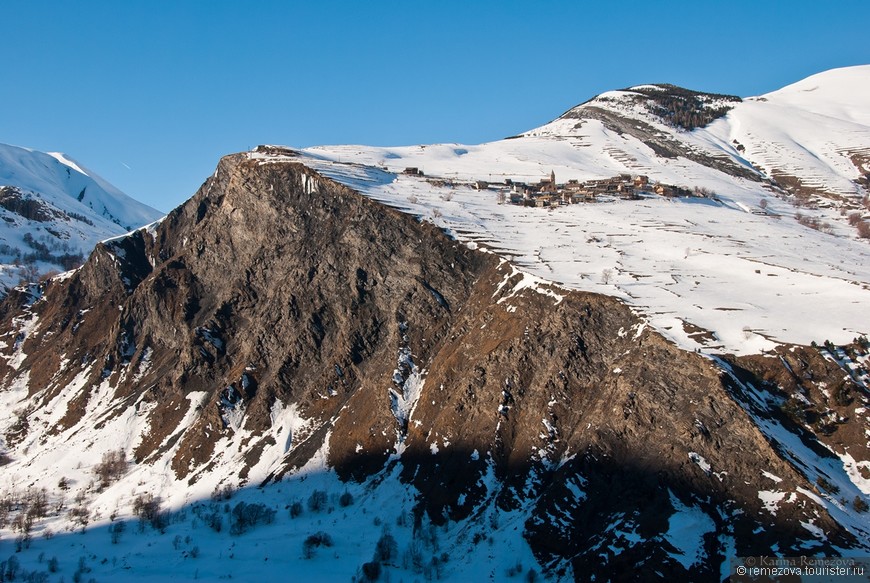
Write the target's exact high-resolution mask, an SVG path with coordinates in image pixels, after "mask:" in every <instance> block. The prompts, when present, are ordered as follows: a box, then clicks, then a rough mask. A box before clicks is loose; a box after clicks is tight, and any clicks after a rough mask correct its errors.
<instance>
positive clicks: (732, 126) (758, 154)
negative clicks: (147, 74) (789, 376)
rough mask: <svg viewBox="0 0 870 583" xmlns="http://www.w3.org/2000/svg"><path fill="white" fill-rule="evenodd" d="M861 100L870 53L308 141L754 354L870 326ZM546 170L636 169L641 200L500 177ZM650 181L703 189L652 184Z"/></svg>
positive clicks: (519, 248) (468, 232)
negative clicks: (732, 91) (743, 86)
mask: <svg viewBox="0 0 870 583" xmlns="http://www.w3.org/2000/svg"><path fill="white" fill-rule="evenodd" d="M867 103H870V66H861V67H850V68H846V69H838V70H834V71H829V72H827V73H822V74H819V75H815V76H813V77H810V78H809V79H806V80H804V81H802V82H800V83H796V84H794V85H791V86H789V87H786V88H785V89H782V90H780V91H776V92H773V93H770V94H768V95H765V96H761V97H756V98H747V99H742V100H741V99H740V98H737V97H731V96H724V95H710V94H704V93H698V92H694V91H688V90H685V89H680V88H675V87H673V86H668V85H643V86H637V87H634V88H632V89H628V90H623V91H611V92H607V93H604V94H602V95H600V96H598V97H596V98H594V99H592V100H590V101H588V102H586V103H584V104H582V105H579V106H577V107H575V108H572V109H571V110H569V111H568V112H566V113H565V114H563V115H562V116H560V117H559V118H558V119H556V120H555V121H553V122H551V123H549V124H546V125H544V126H542V127H540V128H537V129H535V130H531V131H529V132H526V133H524V134H522V135H520V136H517V137H515V138H511V139H506V140H501V141H497V142H491V143H487V144H481V145H475V146H468V145H461V144H437V145H428V146H410V147H397V148H382V147H366V146H325V147H315V148H309V149H307V150H305V151H303V152H299V155H302V156H306V157H307V161H306V163H309V164H311V165H312V167H315V168H318V169H319V170H320V171H322V172H324V173H326V174H327V175H329V176H330V177H333V178H335V179H336V180H339V181H341V182H344V183H346V184H349V185H352V186H353V187H354V188H358V189H360V190H361V191H362V192H365V193H367V194H369V195H370V196H372V197H374V198H375V199H377V200H380V201H382V202H385V203H387V204H390V205H392V206H395V207H397V208H401V209H403V210H405V211H407V212H410V213H413V214H415V215H418V216H422V217H425V218H427V219H428V220H432V221H433V222H434V223H435V224H437V225H439V226H442V227H444V228H446V229H448V230H449V231H450V232H451V233H453V234H454V235H455V236H457V237H458V238H460V239H462V240H466V241H471V242H477V243H480V244H482V245H485V246H487V247H488V248H490V249H492V250H494V251H496V252H498V253H500V254H502V255H506V256H509V257H510V258H512V260H513V261H515V262H516V263H517V264H518V265H520V266H522V267H523V268H524V269H527V270H528V271H530V272H531V273H533V274H534V275H536V276H538V277H541V278H544V279H546V280H548V281H554V282H556V283H559V284H561V285H565V286H567V287H569V288H572V289H581V290H587V291H598V292H602V293H606V294H611V295H617V296H618V297H621V298H623V299H624V300H626V301H627V302H628V303H629V304H630V305H632V306H635V307H636V308H637V309H639V310H641V311H642V312H643V313H644V314H645V315H646V316H647V317H648V318H649V319H650V322H651V323H652V324H653V325H654V326H656V327H657V328H658V329H659V330H660V331H662V332H663V333H665V334H666V335H667V336H668V337H670V338H671V339H672V340H674V341H676V342H679V343H680V344H681V345H682V346H684V347H686V348H688V349H692V350H694V349H696V348H697V349H714V350H716V349H719V348H721V349H723V350H726V351H728V352H737V353H753V352H758V351H760V350H763V349H770V348H772V347H773V346H774V345H775V344H776V343H777V342H794V343H802V344H809V343H810V342H812V341H816V342H822V341H824V340H826V339H829V340H832V341H834V342H847V341H849V340H852V339H854V338H855V337H857V336H861V335H866V334H868V333H870V321H868V319H867V317H866V314H868V313H870V245H868V242H870V240H868V239H866V238H865V239H862V238H861V236H862V234H863V235H864V236H870V224H868V223H870V201H868V198H867V194H868V191H867V178H868V176H870V166H868V159H867V154H868V152H870V123H868V115H870V114H868V110H870V108H868V107H867V105H866V104H867ZM675 119H676V120H677V121H680V122H682V123H683V124H684V125H691V124H688V123H686V121H687V120H688V121H694V122H696V123H700V122H706V123H707V125H705V126H701V127H695V128H694V129H692V130H687V129H684V128H682V127H678V126H675V125H674V123H675ZM258 155H259V154H256V153H255V154H253V156H258ZM408 167H413V168H417V169H419V170H420V171H422V172H423V173H424V174H425V177H420V176H414V175H408V174H406V173H404V170H405V169H406V168H408ZM551 172H553V173H555V177H556V181H557V182H559V183H567V182H569V181H570V180H578V181H581V182H582V181H587V180H590V179H602V178H608V177H613V176H617V175H620V174H628V175H630V176H637V175H643V176H647V177H648V178H649V186H648V187H646V190H645V191H641V195H642V197H641V200H635V201H623V200H616V199H614V198H613V197H607V196H605V197H599V198H598V200H599V201H606V202H607V204H580V205H570V206H560V207H558V208H552V210H550V211H549V212H548V211H547V209H540V208H527V207H520V206H515V205H510V204H502V201H504V200H505V198H506V192H505V191H507V190H508V187H506V186H503V183H504V181H505V180H510V181H514V182H517V181H524V182H530V183H537V182H538V181H539V180H540V179H542V178H544V177H547V176H548V175H549V174H550V173H551ZM476 181H487V182H489V183H491V184H490V185H489V188H488V189H485V190H482V191H481V190H479V188H478V187H477V185H476V184H475V182H476ZM656 182H659V183H663V184H667V185H673V186H677V187H681V188H683V189H685V191H688V192H690V193H692V192H697V193H701V194H703V196H691V197H661V196H655V195H652V194H651V193H652V192H653V184H654V183H656ZM500 185H501V186H500ZM861 229H863V231H862V230H861ZM820 305H823V306H824V309H819V306H820ZM795 314H801V317H799V318H796V317H795ZM698 327H700V328H702V329H704V330H706V331H708V332H709V334H697V333H696V332H697V328H698Z"/></svg>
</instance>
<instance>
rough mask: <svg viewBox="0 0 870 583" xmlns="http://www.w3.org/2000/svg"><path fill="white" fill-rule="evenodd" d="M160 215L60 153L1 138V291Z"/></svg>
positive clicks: (62, 266)
mask: <svg viewBox="0 0 870 583" xmlns="http://www.w3.org/2000/svg"><path fill="white" fill-rule="evenodd" d="M160 216H162V213H160V212H159V211H157V210H155V209H153V208H151V207H149V206H147V205H145V204H142V203H141V202H139V201H137V200H134V199H132V198H131V197H129V196H127V195H126V194H124V193H123V192H121V191H120V190H118V189H117V188H115V187H114V186H112V185H111V184H109V183H108V182H106V181H105V180H103V179H102V178H100V177H99V176H97V175H96V174H94V173H93V172H91V171H89V170H87V169H86V168H84V167H82V166H81V165H80V164H78V163H77V162H75V161H74V160H72V159H71V158H70V157H68V156H66V155H64V154H60V153H54V152H53V153H44V152H38V151H35V150H30V149H27V148H20V147H17V146H10V145H6V144H0V219H2V221H0V291H3V293H5V290H6V289H8V288H9V287H11V286H13V285H17V284H18V283H19V282H20V281H21V280H24V281H35V280H36V279H37V278H38V277H39V276H40V275H42V274H44V273H46V272H49V271H66V270H68V269H71V268H72V267H75V266H77V265H79V264H81V263H82V262H83V261H84V258H85V257H86V256H87V255H88V254H89V253H90V252H91V250H92V249H93V248H94V245H96V243H97V242H99V241H101V240H103V239H107V238H109V237H114V236H117V235H121V234H123V233H126V232H127V231H131V230H133V229H135V228H138V227H140V226H142V225H145V224H147V223H150V222H153V221H155V220H157V219H158V218H159V217H160Z"/></svg>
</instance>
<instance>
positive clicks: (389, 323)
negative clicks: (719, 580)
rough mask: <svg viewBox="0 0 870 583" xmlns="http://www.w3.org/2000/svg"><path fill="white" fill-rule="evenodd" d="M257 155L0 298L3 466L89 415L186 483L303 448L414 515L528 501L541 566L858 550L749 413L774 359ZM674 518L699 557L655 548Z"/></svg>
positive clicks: (468, 519) (286, 466)
mask: <svg viewBox="0 0 870 583" xmlns="http://www.w3.org/2000/svg"><path fill="white" fill-rule="evenodd" d="M259 154H260V155H259V156H251V155H248V154H236V155H232V156H228V157H226V158H224V159H222V160H221V162H220V164H219V166H218V168H217V171H216V172H215V174H214V175H213V176H212V177H210V178H209V179H208V180H207V181H206V182H205V183H204V184H203V186H202V187H201V188H200V190H199V191H198V192H197V193H196V195H195V196H194V197H193V198H191V199H190V200H189V201H188V202H187V203H185V204H184V205H182V206H180V207H179V208H178V209H176V210H175V211H173V212H172V213H170V214H169V215H168V216H167V217H166V219H165V220H163V221H162V222H161V223H159V224H158V225H155V226H153V227H151V228H149V229H142V230H139V231H136V232H135V233H132V234H130V235H128V236H125V237H122V238H118V239H114V240H111V241H107V242H105V243H103V244H101V245H99V246H98V248H97V249H96V251H95V252H94V253H93V255H92V256H91V257H90V259H89V260H88V261H87V262H86V264H85V265H84V266H83V267H82V268H81V269H80V270H78V271H77V272H75V273H74V274H72V275H71V276H69V277H65V278H63V279H55V280H52V281H51V282H49V283H48V284H46V286H44V288H43V289H42V290H41V296H40V298H39V299H38V300H37V301H35V302H34V301H33V298H32V297H31V299H30V300H27V298H26V297H25V296H23V295H16V296H14V297H12V296H11V297H10V298H8V299H7V301H6V303H5V304H4V307H3V311H2V313H3V314H4V320H3V323H2V334H3V335H4V336H3V337H4V338H7V339H13V340H14V341H11V342H10V341H7V342H6V344H5V348H4V349H3V351H4V353H5V355H6V356H7V358H6V359H5V364H4V365H3V368H2V375H3V385H2V386H3V387H4V390H9V389H5V387H11V386H26V392H27V397H26V398H22V400H21V401H20V402H19V405H18V407H20V409H19V412H18V414H17V416H16V418H15V423H14V424H13V423H9V424H7V425H6V426H4V427H2V428H0V429H2V430H3V432H4V436H5V444H6V448H7V450H8V454H7V455H9V456H10V458H11V459H12V460H13V461H12V465H11V466H10V471H15V472H20V473H21V475H22V477H23V476H24V475H25V474H27V472H30V471H36V470H35V469H34V468H30V469H27V468H28V466H26V465H25V462H26V461H27V459H28V457H27V456H28V455H29V454H28V453H27V451H28V445H30V444H34V443H37V442H38V443H40V444H41V447H57V444H58V443H59V442H61V441H63V440H70V439H75V437H76V436H81V435H86V434H87V431H90V430H91V429H92V428H93V427H96V428H97V429H98V430H99V429H101V428H104V429H105V431H110V430H111V431H118V430H119V428H125V429H124V431H132V432H134V434H132V435H129V436H128V438H125V440H126V441H125V443H127V444H128V445H127V446H126V449H127V450H129V451H127V452H126V453H128V454H129V456H130V458H131V459H132V460H133V462H134V464H135V465H136V466H137V467H142V468H148V467H153V468H155V470H154V471H155V472H159V471H160V470H158V468H166V469H167V470H169V471H170V472H171V475H170V477H169V478H167V479H169V480H170V482H171V483H172V484H173V486H172V487H173V488H177V489H179V490H180V491H184V490H187V491H189V492H192V491H196V488H198V487H199V484H200V483H207V484H209V485H210V487H211V485H214V487H215V488H217V487H218V486H221V487H223V486H232V487H239V486H245V485H248V486H260V487H262V488H264V489H268V488H270V487H273V486H274V485H276V484H280V483H282V482H284V481H287V480H292V479H293V477H294V475H295V474H296V472H297V471H298V470H299V468H302V467H303V466H305V465H306V464H308V463H310V462H311V460H312V459H314V458H315V456H317V455H323V456H325V459H326V460H327V464H328V466H329V467H330V468H332V469H333V470H334V471H335V472H336V473H337V474H338V475H339V476H340V477H341V478H342V479H343V480H347V481H349V482H366V483H370V484H371V487H372V488H377V487H378V484H381V483H385V482H387V481H398V483H400V484H402V485H403V486H402V487H406V488H409V489H411V490H412V491H413V492H414V499H415V504H414V513H415V515H416V516H417V519H418V520H420V519H421V517H426V519H427V520H429V521H431V522H432V523H433V524H442V525H443V524H448V523H451V522H452V523H467V524H469V525H472V524H478V523H479V522H481V521H483V520H485V519H484V511H485V510H486V512H489V511H490V510H491V511H493V512H504V513H509V512H521V513H523V516H524V517H525V518H524V527H523V528H524V537H525V539H526V540H527V541H528V544H529V545H531V548H532V549H533V550H534V553H535V556H536V557H537V560H538V561H539V562H540V564H541V565H542V566H543V567H544V568H545V569H546V570H547V572H548V573H549V574H550V575H551V576H554V577H556V576H566V577H567V576H570V574H571V573H573V574H574V577H578V578H583V577H586V576H591V575H592V574H596V575H606V576H613V574H614V573H619V572H622V571H625V572H629V570H631V569H632V568H634V566H635V565H636V564H638V563H639V562H643V561H648V560H652V559H655V560H656V561H657V564H658V565H660V570H661V572H662V573H665V574H671V575H673V576H680V577H691V578H694V579H712V578H713V577H715V576H718V572H719V565H720V564H722V563H723V562H724V561H725V560H726V556H727V553H728V544H733V545H734V547H735V548H736V550H737V554H740V555H750V554H760V553H766V552H770V551H771V549H773V548H774V547H775V548H776V549H778V551H779V552H786V554H788V553H799V552H800V551H801V549H802V548H803V545H805V544H806V543H807V540H809V539H812V538H813V536H812V535H811V534H809V533H808V531H807V530H806V528H805V527H803V526H802V523H810V524H813V525H814V528H817V529H820V530H821V531H823V532H824V533H825V535H824V538H823V539H821V540H813V544H814V545H817V546H816V548H817V549H820V548H821V549H825V550H829V551H831V552H834V549H835V547H836V548H848V547H856V546H857V547H860V546H861V545H866V544H867V533H866V532H858V531H856V530H855V529H854V528H852V527H851V526H849V525H851V524H852V523H849V522H844V521H843V520H840V521H837V520H835V519H834V518H833V517H832V516H831V515H830V514H829V510H828V509H827V507H826V506H825V505H824V504H823V503H820V502H819V500H817V498H816V497H814V496H815V495H807V494H805V493H806V492H812V491H813V489H814V488H815V486H814V485H813V484H812V483H810V482H809V480H808V477H809V475H808V473H802V472H805V471H806V470H805V469H804V468H801V467H800V465H799V464H798V463H797V462H796V461H795V460H794V459H792V458H789V457H788V456H787V455H785V454H784V453H783V452H782V451H781V450H780V449H779V447H780V446H779V445H777V444H776V443H775V442H773V441H772V439H771V436H770V435H769V434H767V433H765V431H763V430H762V429H760V427H761V425H760V421H759V419H762V418H763V416H762V414H763V413H764V412H763V411H762V412H761V413H759V412H758V411H754V410H750V406H749V404H747V402H744V400H746V401H748V400H750V398H751V397H747V396H746V394H747V391H750V390H751V388H752V387H755V386H756V385H755V384H753V383H757V385H758V386H759V387H761V386H762V385H761V383H762V380H763V379H762V377H763V375H764V372H763V371H765V370H773V369H772V368H770V367H774V366H776V365H771V364H768V365H764V366H762V365H758V364H757V363H756V366H757V367H758V368H757V369H756V370H754V371H753V370H751V369H752V367H750V366H749V364H748V363H747V364H745V365H744V366H741V367H740V370H739V371H737V370H736V369H737V365H736V363H728V362H724V361H723V362H716V361H711V360H709V359H707V358H704V357H702V356H701V355H698V354H694V353H689V352H684V351H681V350H680V349H678V348H677V347H675V346H674V345H672V344H670V343H668V342H667V341H665V340H664V339H663V338H662V337H661V336H659V335H658V334H657V333H655V332H653V331H651V330H650V329H649V328H648V327H647V326H645V323H644V322H643V320H642V319H640V318H639V317H638V316H637V315H635V314H634V313H632V311H631V310H630V309H629V308H628V307H627V306H625V305H624V304H622V303H621V302H619V301H618V300H616V299H613V298H609V297H605V296H601V295H595V294H585V293H579V292H573V291H568V290H565V289H561V288H559V287H556V286H553V285H550V284H547V283H546V282H543V281H540V280H538V279H537V278H533V277H531V276H529V275H528V274H525V273H523V272H521V271H519V270H518V269H516V268H515V267H513V266H512V265H511V264H509V263H508V262H506V261H504V260H500V259H499V258H498V257H497V256H496V255H494V254H493V253H490V252H486V251H481V250H475V249H471V248H469V247H468V246H466V245H463V244H460V243H459V242H457V241H454V240H452V239H450V238H449V237H447V236H446V235H445V234H444V233H443V232H442V231H441V230H439V229H438V228H436V227H434V226H433V225H431V224H430V223H427V222H421V221H420V220H418V219H417V218H415V217H413V216H410V215H406V214H402V213H400V212H398V211H396V210H393V209H390V208H387V207H386V206H384V205H381V204H379V203H377V202H375V201H373V200H371V199H369V198H366V197H364V196H362V195H360V194H359V193H357V192H355V191H353V190H351V189H350V188H348V187H346V186H343V185H341V184H338V183H336V182H334V181H332V180H330V179H328V178H326V177H325V176H323V175H321V174H318V173H317V172H315V171H314V170H312V169H310V168H308V167H306V166H305V165H303V164H301V163H300V162H299V161H298V160H296V159H295V157H294V155H293V152H292V151H285V150H281V149H276V148H272V149H268V150H263V151H261V152H259ZM850 390H853V391H855V392H856V393H855V394H856V395H857V394H858V392H860V390H861V389H860V388H859V387H858V386H857V385H855V387H854V388H852V389H850ZM50 403H51V404H52V406H51V408H50V409H51V410H49V407H48V405H49V404H50ZM857 405H858V403H857V401H856V402H855V403H853V405H852V406H853V408H854V407H855V406H857ZM58 409H60V410H58ZM286 411H292V412H293V413H294V416H292V420H291V421H287V422H283V421H279V420H280V419H283V418H285V417H282V415H283V413H282V412H286ZM130 415H134V417H133V419H135V423H134V422H133V421H127V419H128V418H129V416H130ZM46 417H48V418H50V419H52V420H53V421H54V422H53V423H46V424H41V423H39V422H38V421H39V420H40V419H44V418H46ZM288 419H290V418H289V417H288ZM131 428H132V429H131ZM805 437H806V439H807V440H809V441H812V440H814V439H815V438H814V437H813V435H812V434H807V435H806V436H805ZM97 439H98V438H97ZM115 442H116V441H112V442H111V443H112V444H113V446H114V443H115ZM103 443H106V444H107V443H108V442H103ZM105 447H108V445H106V446H105ZM747 452H751V455H747ZM65 471H72V469H70V468H67V469H66V470H65ZM768 475H772V476H774V477H775V479H776V480H777V481H776V483H775V484H773V483H772V482H771V478H769V477H767V476H768ZM774 486H775V491H776V492H777V493H782V496H779V497H778V498H777V497H776V496H774V498H775V499H776V501H777V502H778V501H780V500H782V499H783V498H784V497H785V496H786V493H788V494H789V496H790V497H789V498H788V500H787V503H786V502H783V503H782V504H779V505H778V506H777V504H776V503H773V502H771V500H772V498H770V497H767V498H766V497H765V496H764V495H763V494H762V493H763V492H770V491H773V490H774ZM300 487H301V486H300ZM802 492H804V493H802ZM179 496H180V494H179ZM777 496H778V494H777ZM186 499H187V498H185V500H186ZM684 515H685V516H689V515H691V516H695V517H701V518H699V519H698V520H697V521H696V523H694V526H693V527H692V528H694V529H695V530H694V531H692V532H693V536H696V537H698V540H700V541H701V543H700V546H699V549H700V550H699V551H698V552H699V553H701V554H702V555H703V556H704V557H705V560H699V561H694V562H692V561H688V562H687V561H682V560H679V559H678V558H675V557H678V555H680V554H681V553H682V551H681V550H680V548H679V544H680V543H679V541H678V540H677V539H676V538H674V536H675V535H673V529H674V524H673V522H674V521H675V520H676V521H679V520H680V519H679V518H674V517H679V516H684ZM723 541H732V542H731V543H727V544H726V542H723ZM450 544H454V545H456V548H457V549H458V548H460V547H461V541H458V540H457V541H453V542H451V543H450ZM602 557H606V558H607V561H605V563H604V564H602V560H601V559H602Z"/></svg>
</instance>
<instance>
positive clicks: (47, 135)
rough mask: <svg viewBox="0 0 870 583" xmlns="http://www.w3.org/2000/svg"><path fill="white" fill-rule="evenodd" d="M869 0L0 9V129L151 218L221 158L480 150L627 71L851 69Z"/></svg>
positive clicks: (868, 58) (661, 75)
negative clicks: (412, 147)
mask: <svg viewBox="0 0 870 583" xmlns="http://www.w3.org/2000/svg"><path fill="white" fill-rule="evenodd" d="M867 22H870V2H866V0H864V1H839V2H838V1H836V0H833V1H828V2H817V1H812V2H808V1H803V0H794V1H792V2H765V1H763V0H759V1H753V2H743V1H736V0H735V1H732V2H714V1H710V2H697V1H696V2H670V1H667V0H664V1H656V2H632V1H622V2H603V1H602V2H582V1H575V2H567V1H547V0H536V1H531V0H529V1H527V2H514V1H503V2H491V1H478V2H474V1H470V0H466V1H464V2H460V1H452V0H440V1H428V0H420V1H414V0H407V1H405V2H393V1H384V2H379V1H376V0H373V1H361V0H360V1H346V2H340V1H329V0H321V1H317V2H314V1H310V2H305V3H303V2H293V1H289V0H288V1H270V0H260V1H259V2H256V3H243V2H238V1H236V2H229V1H218V0H211V1H204V0H203V1H188V2H184V1H180V0H179V1H159V0H152V1H137V0H128V1H114V0H112V1H110V0H105V1H89V0H79V1H77V2H66V1H64V2H61V1H45V2H36V1H20V0H8V1H5V2H3V3H2V4H0V31H2V35H0V43H2V44H0V47H2V48H0V50H2V54H3V64H2V67H0V82H2V84H0V122H2V123H0V130H2V131H0V142H4V143H10V144H15V145H20V146H27V147H31V148H35V149H39V150H47V151H63V152H66V153H67V154H69V155H70V156H72V157H73V158H75V159H77V160H78V161H79V162H81V163H82V164H83V165H84V166H87V167H89V168H90V169H92V170H94V171H95V172H97V173H98V174H100V175H102V176H103V177H104V178H106V179H108V180H109V181H110V182H112V183H113V184H115V185H116V186H118V187H119V188H121V189H122V190H124V191H125V192H127V193H128V194H130V195H132V196H134V197H136V198H138V199H140V200H142V201H143V202H146V203H148V204H151V205H152V206H155V207H157V208H159V209H161V210H164V211H168V210H170V209H171V208H172V207H174V206H176V205H177V204H180V203H181V202H183V201H184V200H185V199H186V198H188V197H189V196H191V195H192V194H193V193H194V192H195V190H196V189H197V188H198V187H199V185H200V184H201V183H202V181H203V180H204V179H205V178H206V177H207V176H208V175H209V174H211V172H212V171H213V170H214V167H215V165H216V164H217V161H218V158H219V157H220V156H222V155H224V154H228V153H232V152H237V151H241V150H246V149H249V148H252V147H254V146H256V145H258V144H262V143H273V144H287V145H293V146H311V145H317V144H336V143H364V144H374V145H406V144H417V143H433V142H462V143H480V142H484V141H490V140H495V139H499V138H502V137H505V136H508V135H512V134H515V133H518V132H521V131H524V130H527V129H530V128H532V127H536V126H538V125H541V124H543V123H546V122H547V121H549V120H550V119H552V118H554V117H557V116H558V115H559V114H561V113H562V112H564V111H565V110H567V109H569V108H570V107H572V106H573V105H575V104H577V103H580V102H582V101H585V100H587V99H589V98H590V97H592V96H594V95H595V94H597V93H600V92H602V91H607V90H610V89H617V88H622V87H627V86H630V85H635V84H639V83H655V82H667V83H674V84H677V85H682V86H685V87H689V88H692V89H698V90H704V91H712V92H720V93H732V94H737V95H741V96H748V95H758V94H761V93H766V92H769V91H772V90H775V89H778V88H780V87H782V86H784V85H787V84H789V83H792V82H795V81H798V80H800V79H802V78H804V77H806V76H808V75H811V74H813V73H817V72H819V71H822V70H825V69H830V68H834V67H842V66H848V65H857V64H867V63H870V43H868V42H867V41H866V32H865V31H866V26H867Z"/></svg>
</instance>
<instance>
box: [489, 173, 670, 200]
mask: <svg viewBox="0 0 870 583" xmlns="http://www.w3.org/2000/svg"><path fill="white" fill-rule="evenodd" d="M484 184H485V183H483V184H481V183H480V182H478V183H477V185H476V187H477V188H481V187H483V185H484ZM486 186H488V185H486ZM658 186H660V185H656V187H658ZM505 187H507V188H508V189H509V194H510V202H511V204H517V205H523V206H537V207H543V206H557V205H565V204H577V203H580V202H589V201H594V200H595V199H596V198H597V197H599V196H617V197H620V198H626V199H631V198H636V196H637V192H640V191H645V190H649V189H650V184H649V178H648V177H647V176H643V175H639V176H632V175H631V174H620V175H619V176H614V177H612V178H603V179H597V180H586V181H583V182H581V181H579V180H569V181H568V182H567V183H564V184H559V183H557V182H556V175H555V173H554V172H550V176H548V177H546V178H543V179H541V180H540V182H538V183H537V184H525V183H522V182H512V181H510V180H507V181H505ZM654 188H655V187H654Z"/></svg>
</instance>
